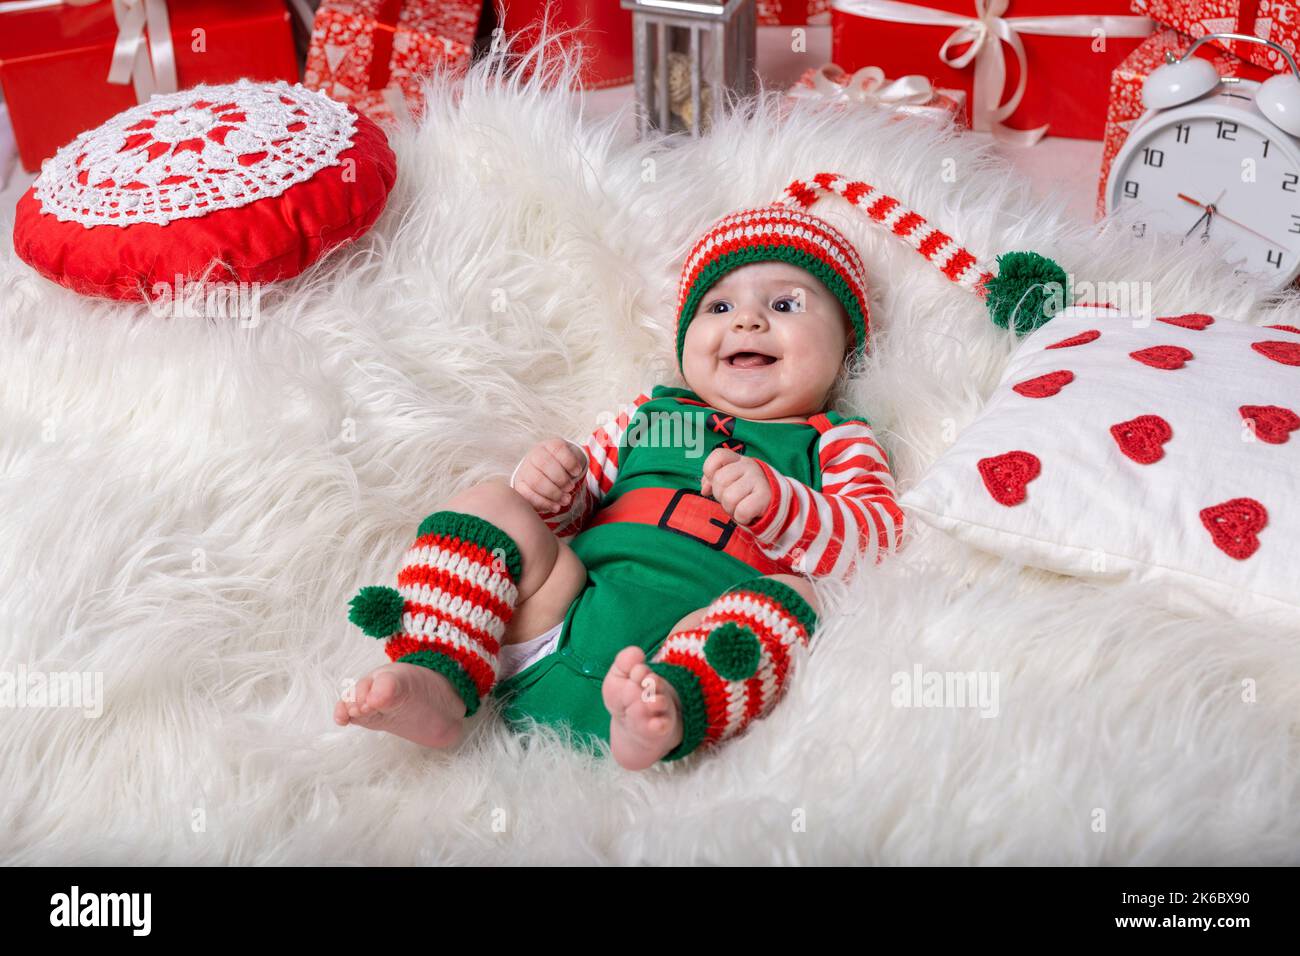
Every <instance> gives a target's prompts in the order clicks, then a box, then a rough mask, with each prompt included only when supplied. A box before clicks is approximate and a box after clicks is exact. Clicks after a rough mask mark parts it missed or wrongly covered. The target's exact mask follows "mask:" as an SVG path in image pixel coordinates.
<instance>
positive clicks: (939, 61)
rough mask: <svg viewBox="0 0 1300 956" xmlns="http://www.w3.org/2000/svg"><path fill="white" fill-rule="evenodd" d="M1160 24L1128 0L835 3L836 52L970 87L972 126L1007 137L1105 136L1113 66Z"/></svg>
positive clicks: (842, 59)
mask: <svg viewBox="0 0 1300 956" xmlns="http://www.w3.org/2000/svg"><path fill="white" fill-rule="evenodd" d="M980 8H982V12H978V13H977V10H979V9H980ZM1151 30H1152V23H1151V21H1150V20H1149V19H1147V18H1145V17H1137V16H1133V15H1131V14H1130V13H1129V8H1128V0H1011V2H1008V0H982V2H980V3H978V4H977V0H926V2H925V3H923V4H922V3H902V2H897V0H835V3H834V4H833V7H832V11H831V31H832V32H831V42H832V47H831V49H832V56H831V58H832V59H833V60H834V61H835V62H836V63H838V64H840V65H841V66H843V67H844V68H845V69H846V70H849V71H850V72H852V71H854V70H857V69H858V68H859V67H862V66H868V65H875V66H879V67H880V68H881V69H883V70H884V71H885V73H886V74H888V75H890V76H898V75H902V74H906V73H919V74H921V75H923V76H928V77H929V78H930V79H931V81H932V82H933V83H934V85H935V86H938V87H947V88H953V89H963V90H965V91H966V92H967V103H968V116H969V122H970V126H971V128H972V129H975V130H991V131H993V132H994V133H996V134H997V135H998V136H999V137H1000V138H1002V139H1006V140H1009V141H1012V142H1019V143H1024V144H1028V143H1032V142H1034V141H1035V140H1036V139H1037V138H1038V137H1039V136H1041V135H1042V134H1043V133H1044V132H1047V128H1050V131H1051V133H1052V134H1053V135H1054V136H1070V137H1075V138H1079V139H1101V138H1102V135H1103V133H1104V131H1105V126H1106V98H1107V94H1108V92H1109V89H1110V73H1111V70H1113V69H1114V68H1115V67H1116V66H1117V65H1118V64H1119V63H1120V61H1122V60H1123V59H1124V58H1125V57H1126V56H1128V54H1129V53H1131V52H1132V51H1133V50H1134V49H1135V48H1136V47H1137V46H1138V44H1140V43H1141V42H1142V40H1143V38H1144V37H1146V36H1147V35H1149V34H1150V33H1151ZM998 37H1001V40H998V39H997V38H998ZM1022 56H1023V61H1022ZM999 67H1001V69H999ZM1003 70H1004V71H1005V73H1003V72H1002V71H1003ZM1016 131H1023V132H1016Z"/></svg>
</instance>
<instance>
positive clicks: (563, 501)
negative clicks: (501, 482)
mask: <svg viewBox="0 0 1300 956" xmlns="http://www.w3.org/2000/svg"><path fill="white" fill-rule="evenodd" d="M586 472H587V456H586V455H585V454H584V453H583V452H582V451H581V450H580V449H579V448H578V446H577V445H574V444H572V443H570V442H567V441H565V440H564V439H563V438H551V439H548V440H547V441H544V442H541V443H540V444H537V445H534V446H533V447H532V448H531V449H529V451H528V454H527V455H525V456H524V460H523V461H521V462H520V463H519V467H518V468H516V469H515V474H514V478H513V479H512V480H511V482H510V484H511V485H512V486H513V487H514V489H515V491H517V492H519V494H521V495H522V496H523V498H524V500H525V501H527V502H528V503H529V504H530V505H532V506H533V510H534V511H536V512H538V513H539V514H551V513H554V512H557V511H563V510H564V509H566V508H568V507H569V505H571V504H573V494H574V492H575V491H577V490H578V484H579V482H581V481H582V476H583V475H584V474H586Z"/></svg>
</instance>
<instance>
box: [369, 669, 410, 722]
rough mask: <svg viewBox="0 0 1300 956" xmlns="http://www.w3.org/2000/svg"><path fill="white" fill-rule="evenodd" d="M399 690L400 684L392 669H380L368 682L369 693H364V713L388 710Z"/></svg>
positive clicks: (394, 701)
mask: <svg viewBox="0 0 1300 956" xmlns="http://www.w3.org/2000/svg"><path fill="white" fill-rule="evenodd" d="M400 690H401V685H400V684H399V682H398V680H397V675H396V674H394V673H393V672H392V671H380V672H379V673H378V674H376V675H375V679H374V680H373V681H371V683H370V689H369V693H368V694H367V695H366V703H365V713H374V712H375V711H382V710H389V709H390V708H392V707H393V706H394V705H395V704H396V703H397V698H398V695H399V691H400ZM358 696H360V695H358Z"/></svg>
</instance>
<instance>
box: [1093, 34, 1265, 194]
mask: <svg viewBox="0 0 1300 956" xmlns="http://www.w3.org/2000/svg"><path fill="white" fill-rule="evenodd" d="M1191 45H1192V37H1189V36H1187V35H1186V34H1183V33H1179V32H1178V31H1177V30H1169V29H1164V30H1158V31H1157V32H1155V33H1153V34H1152V35H1151V36H1149V37H1147V39H1146V40H1144V41H1143V42H1142V44H1141V45H1140V46H1139V47H1138V48H1137V49H1136V50H1134V51H1133V52H1132V53H1130V54H1129V55H1128V56H1127V57H1125V58H1124V62H1123V63H1121V64H1120V65H1119V66H1117V67H1115V70H1114V72H1113V73H1111V78H1110V105H1109V107H1108V109H1107V113H1106V136H1105V138H1104V140H1103V141H1102V151H1101V176H1100V179H1099V181H1098V184H1097V218H1098V219H1100V218H1101V217H1102V216H1104V215H1105V214H1106V177H1107V176H1109V175H1110V167H1111V164H1112V163H1113V162H1114V161H1115V157H1116V156H1117V155H1118V154H1119V151H1120V147H1121V146H1123V145H1124V141H1125V140H1126V139H1128V134H1129V133H1130V132H1131V131H1132V129H1133V124H1134V123H1136V122H1137V121H1138V120H1139V119H1141V117H1142V114H1143V113H1144V112H1146V110H1145V108H1144V107H1143V105H1142V84H1143V83H1145V82H1146V78H1147V76H1148V75H1150V73H1151V71H1152V70H1154V69H1155V68H1156V67H1158V66H1160V65H1161V64H1162V63H1164V62H1165V54H1166V53H1173V54H1174V55H1175V56H1182V55H1183V54H1184V53H1185V52H1186V51H1187V48H1188V47H1189V46H1191ZM1195 55H1196V56H1198V57H1201V58H1202V59H1206V60H1209V61H1210V62H1211V63H1213V64H1214V67H1215V69H1217V70H1218V71H1219V75H1220V76H1240V77H1244V78H1245V79H1248V80H1263V79H1266V78H1267V77H1268V76H1269V73H1268V71H1267V70H1265V69H1264V68H1262V67H1260V66H1257V65H1255V64H1253V63H1246V62H1244V61H1242V60H1240V59H1238V58H1237V57H1235V56H1233V55H1232V54H1230V53H1225V52H1223V51H1222V50H1219V49H1216V48H1214V47H1212V46H1210V45H1209V44H1208V43H1207V44H1206V45H1204V46H1202V47H1201V48H1200V49H1198V50H1197V51H1196V53H1195Z"/></svg>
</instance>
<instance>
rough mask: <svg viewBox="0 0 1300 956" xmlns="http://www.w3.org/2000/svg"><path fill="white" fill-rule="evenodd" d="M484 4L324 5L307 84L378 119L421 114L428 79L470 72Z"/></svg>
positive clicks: (375, 0)
mask: <svg viewBox="0 0 1300 956" xmlns="http://www.w3.org/2000/svg"><path fill="white" fill-rule="evenodd" d="M481 9H482V3H481V0H324V2H323V3H322V4H321V5H320V8H319V9H318V10H317V11H316V22H315V24H314V26H313V28H312V33H311V44H310V46H309V47H308V49H307V67H306V70H305V72H304V75H303V85H304V86H306V87H308V88H309V89H313V90H320V91H321V92H323V93H326V94H327V95H329V96H331V97H333V98H334V99H336V100H339V101H341V102H344V103H347V104H349V105H351V106H353V107H355V108H356V109H358V110H360V111H361V112H363V113H365V114H366V115H368V116H369V117H370V118H371V119H373V120H376V121H379V122H385V121H391V120H392V119H393V118H394V117H395V115H396V114H397V113H398V112H401V111H407V110H409V111H410V112H411V113H413V114H418V113H419V112H420V111H421V110H422V109H423V107H424V103H423V99H422V96H421V93H420V86H421V82H422V80H423V78H424V76H425V74H427V73H429V72H431V71H432V70H433V69H434V68H435V67H436V65H437V64H439V63H442V64H445V65H446V66H449V67H451V68H453V69H468V68H469V64H470V60H471V58H472V56H473V52H474V35H475V32H476V30H477V28H478V21H479V13H480V12H481Z"/></svg>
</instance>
